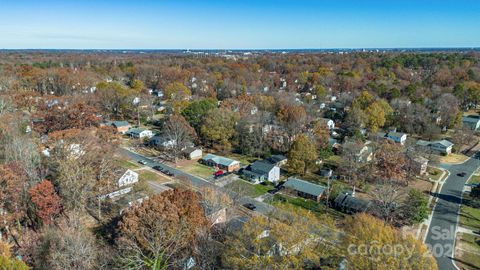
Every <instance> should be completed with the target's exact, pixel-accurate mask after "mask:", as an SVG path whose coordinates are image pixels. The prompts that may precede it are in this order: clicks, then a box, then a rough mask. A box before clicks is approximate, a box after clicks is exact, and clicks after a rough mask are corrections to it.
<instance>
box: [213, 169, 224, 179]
mask: <svg viewBox="0 0 480 270" xmlns="http://www.w3.org/2000/svg"><path fill="white" fill-rule="evenodd" d="M224 174H225V173H224V172H223V171H222V170H218V171H216V172H215V173H214V174H213V176H214V177H215V178H219V177H221V176H223V175H224Z"/></svg>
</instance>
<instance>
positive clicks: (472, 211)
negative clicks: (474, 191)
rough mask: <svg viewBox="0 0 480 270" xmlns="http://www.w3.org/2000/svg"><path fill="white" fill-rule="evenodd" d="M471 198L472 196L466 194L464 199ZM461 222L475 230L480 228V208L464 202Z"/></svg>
mask: <svg viewBox="0 0 480 270" xmlns="http://www.w3.org/2000/svg"><path fill="white" fill-rule="evenodd" d="M469 200H470V198H469V197H468V196H465V198H464V201H469ZM460 224H461V225H462V226H463V227H466V228H469V229H472V230H474V231H478V230H480V208H477V207H472V206H469V205H465V204H463V205H462V206H461V213H460Z"/></svg>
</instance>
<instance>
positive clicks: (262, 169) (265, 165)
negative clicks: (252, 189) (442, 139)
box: [247, 160, 275, 174]
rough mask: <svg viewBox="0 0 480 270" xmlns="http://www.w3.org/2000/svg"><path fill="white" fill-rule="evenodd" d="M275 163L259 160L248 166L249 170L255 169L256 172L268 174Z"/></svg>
mask: <svg viewBox="0 0 480 270" xmlns="http://www.w3.org/2000/svg"><path fill="white" fill-rule="evenodd" d="M273 167H275V164H272V163H270V162H268V161H265V160H257V161H255V162H253V163H252V164H250V166H248V168H247V170H250V171H253V172H255V173H261V174H268V172H270V171H271V170H272V169H273Z"/></svg>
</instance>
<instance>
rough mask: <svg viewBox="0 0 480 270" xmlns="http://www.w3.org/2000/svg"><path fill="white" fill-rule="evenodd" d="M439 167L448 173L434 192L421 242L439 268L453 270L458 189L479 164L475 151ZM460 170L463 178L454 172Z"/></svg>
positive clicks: (459, 198) (454, 268)
mask: <svg viewBox="0 0 480 270" xmlns="http://www.w3.org/2000/svg"><path fill="white" fill-rule="evenodd" d="M440 167H442V168H444V169H446V170H448V171H450V175H449V177H448V178H447V179H446V180H445V183H444V184H443V186H442V189H441V191H440V193H438V194H434V196H436V197H437V198H438V202H437V204H436V206H435V208H434V209H433V216H432V222H431V224H430V227H429V230H428V234H427V238H426V241H425V243H426V244H427V245H428V246H429V248H430V250H431V251H432V253H433V255H434V256H435V258H436V259H437V262H438V267H439V269H440V270H456V269H458V268H457V267H456V266H455V265H454V260H455V259H453V254H454V249H455V232H456V229H457V221H458V218H459V216H458V214H459V210H460V204H461V202H462V199H461V198H462V192H463V187H464V185H465V183H466V181H467V180H468V179H469V178H470V176H471V175H472V174H473V172H475V170H476V169H477V168H478V167H480V160H479V153H478V152H477V153H476V154H475V156H474V157H472V158H471V159H469V160H467V161H466V162H464V163H462V164H456V165H448V164H441V165H440ZM462 172H464V173H466V175H465V176H464V177H461V176H459V175H458V174H459V173H462Z"/></svg>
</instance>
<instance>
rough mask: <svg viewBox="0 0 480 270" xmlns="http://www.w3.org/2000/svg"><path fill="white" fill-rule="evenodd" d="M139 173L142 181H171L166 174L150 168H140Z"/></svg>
mask: <svg viewBox="0 0 480 270" xmlns="http://www.w3.org/2000/svg"><path fill="white" fill-rule="evenodd" d="M137 173H138V178H139V180H140V181H147V182H155V183H157V184H163V183H166V182H170V180H169V179H167V178H166V177H165V176H162V175H160V174H158V173H156V172H152V171H149V170H139V171H137Z"/></svg>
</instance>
